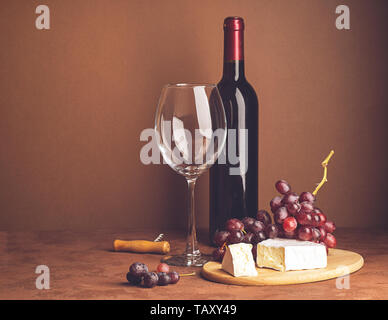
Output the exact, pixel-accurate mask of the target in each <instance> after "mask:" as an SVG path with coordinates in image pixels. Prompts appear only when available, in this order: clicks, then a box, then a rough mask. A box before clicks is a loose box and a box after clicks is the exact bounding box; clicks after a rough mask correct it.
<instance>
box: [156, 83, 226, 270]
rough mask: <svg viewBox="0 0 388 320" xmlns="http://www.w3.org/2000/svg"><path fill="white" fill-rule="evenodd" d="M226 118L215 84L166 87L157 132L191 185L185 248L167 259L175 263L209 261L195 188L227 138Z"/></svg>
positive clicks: (169, 159) (170, 158)
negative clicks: (200, 240) (201, 241)
mask: <svg viewBox="0 0 388 320" xmlns="http://www.w3.org/2000/svg"><path fill="white" fill-rule="evenodd" d="M226 130H227V128H226V117H225V112H224V107H223V104H222V100H221V96H220V94H219V92H218V89H217V86H216V85H214V84H186V83H185V84H169V85H166V86H164V87H163V89H162V93H161V96H160V99H159V104H158V109H157V111H156V118H155V135H156V140H157V143H158V146H159V149H160V151H161V153H162V155H163V159H164V161H165V162H166V163H167V164H168V165H169V166H170V167H171V168H172V169H173V170H175V171H176V172H178V173H179V174H181V175H183V176H184V177H185V178H186V180H187V184H188V199H189V201H188V202H189V203H188V235H187V244H186V251H185V252H184V253H183V254H181V255H176V256H171V257H169V258H167V259H165V262H166V263H168V264H170V265H176V266H202V265H203V264H204V263H206V262H207V261H208V259H206V257H205V256H203V255H201V252H200V251H199V248H198V244H197V236H196V229H195V214H194V187H195V182H196V180H197V178H198V177H199V176H200V175H201V174H202V173H204V172H205V171H206V170H207V169H208V168H210V167H211V166H212V165H213V164H214V163H215V161H216V160H217V158H218V156H219V154H220V153H221V151H222V149H223V147H224V145H225V140H226Z"/></svg>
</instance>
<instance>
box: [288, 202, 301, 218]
mask: <svg viewBox="0 0 388 320" xmlns="http://www.w3.org/2000/svg"><path fill="white" fill-rule="evenodd" d="M286 207H287V211H288V213H289V214H290V215H293V216H294V215H296V214H297V213H298V212H299V211H300V208H301V207H300V204H299V203H297V202H293V203H287V206H286Z"/></svg>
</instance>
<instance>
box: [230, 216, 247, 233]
mask: <svg viewBox="0 0 388 320" xmlns="http://www.w3.org/2000/svg"><path fill="white" fill-rule="evenodd" d="M243 229H244V224H243V223H242V222H241V221H240V220H239V219H235V218H234V219H229V220H228V221H226V230H228V231H229V232H231V231H235V230H243Z"/></svg>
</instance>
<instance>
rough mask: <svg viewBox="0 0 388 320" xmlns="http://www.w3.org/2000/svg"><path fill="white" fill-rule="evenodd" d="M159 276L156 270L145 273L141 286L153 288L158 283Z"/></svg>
mask: <svg viewBox="0 0 388 320" xmlns="http://www.w3.org/2000/svg"><path fill="white" fill-rule="evenodd" d="M158 281H159V277H158V275H157V274H156V273H155V272H147V273H146V274H144V276H143V279H142V281H141V286H142V287H145V288H152V287H155V286H156V285H157V284H158Z"/></svg>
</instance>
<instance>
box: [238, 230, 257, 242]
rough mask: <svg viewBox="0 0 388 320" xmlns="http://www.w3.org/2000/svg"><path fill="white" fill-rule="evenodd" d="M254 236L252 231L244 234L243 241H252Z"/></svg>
mask: <svg viewBox="0 0 388 320" xmlns="http://www.w3.org/2000/svg"><path fill="white" fill-rule="evenodd" d="M253 236H254V234H253V233H252V232H247V233H246V234H244V236H243V239H242V240H241V242H244V243H251V242H252V239H253Z"/></svg>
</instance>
